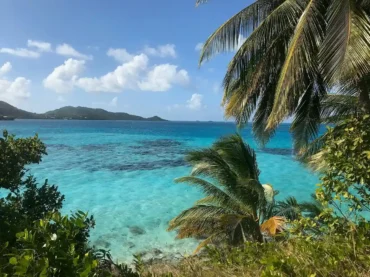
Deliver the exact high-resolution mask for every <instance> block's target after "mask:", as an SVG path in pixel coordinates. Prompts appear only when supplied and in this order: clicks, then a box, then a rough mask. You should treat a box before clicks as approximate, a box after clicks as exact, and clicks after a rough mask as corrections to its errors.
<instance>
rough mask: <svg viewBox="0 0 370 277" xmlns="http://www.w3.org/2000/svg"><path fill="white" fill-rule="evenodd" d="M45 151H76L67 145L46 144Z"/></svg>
mask: <svg viewBox="0 0 370 277" xmlns="http://www.w3.org/2000/svg"><path fill="white" fill-rule="evenodd" d="M46 149H49V150H52V151H54V150H62V151H75V150H76V149H75V148H74V147H72V146H70V145H67V144H47V145H46Z"/></svg>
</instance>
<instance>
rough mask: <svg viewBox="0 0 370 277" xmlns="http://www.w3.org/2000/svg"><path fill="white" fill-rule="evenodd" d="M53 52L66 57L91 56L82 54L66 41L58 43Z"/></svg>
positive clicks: (89, 58) (88, 57) (85, 58)
mask: <svg viewBox="0 0 370 277" xmlns="http://www.w3.org/2000/svg"><path fill="white" fill-rule="evenodd" d="M55 52H56V53H57V54H59V55H62V56H66V57H73V58H77V59H82V60H92V56H88V55H85V54H82V53H80V52H78V51H77V50H76V49H74V48H73V47H72V46H71V45H69V44H66V43H64V44H60V45H58V46H57V48H56V50H55Z"/></svg>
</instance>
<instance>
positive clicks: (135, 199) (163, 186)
mask: <svg viewBox="0 0 370 277" xmlns="http://www.w3.org/2000/svg"><path fill="white" fill-rule="evenodd" d="M289 126H290V124H288V123H286V124H282V125H281V126H280V127H279V129H278V130H277V132H276V134H275V136H274V138H273V139H272V140H271V141H270V142H269V143H268V145H266V147H265V148H263V149H260V148H259V147H258V145H257V143H256V142H255V140H254V139H253V136H252V134H251V129H250V127H246V128H244V129H243V130H242V131H241V134H242V136H243V138H244V139H245V141H246V142H247V143H249V144H250V145H251V146H252V147H253V148H254V149H256V153H257V160H258V164H259V168H260V170H261V181H262V183H269V184H271V185H272V186H273V187H274V189H275V190H278V191H279V192H280V193H279V194H278V196H277V199H278V200H280V199H284V198H285V197H287V196H294V197H296V198H297V199H298V200H309V197H310V194H311V193H312V192H314V190H315V186H316V184H317V183H318V181H319V180H318V177H317V176H316V175H315V174H313V173H312V172H310V171H309V170H308V169H306V168H305V167H304V166H302V165H301V164H300V163H298V162H297V161H296V160H295V158H294V156H293V150H292V139H291V135H290V133H289ZM0 127H1V129H6V130H8V132H9V133H10V134H15V135H17V136H19V137H26V136H32V135H34V134H36V133H38V134H39V137H40V138H41V140H42V141H43V142H44V143H45V144H46V145H47V152H48V155H47V156H45V157H44V158H43V161H42V162H41V163H40V164H39V165H33V166H31V167H30V168H29V169H30V173H31V174H33V175H34V176H35V177H36V178H37V179H38V182H39V183H43V181H44V179H48V180H49V183H50V184H56V185H58V187H59V190H60V191H61V192H62V193H63V194H64V195H65V197H66V200H65V202H64V206H63V210H62V212H63V213H68V214H70V213H71V212H75V211H77V210H82V211H86V212H88V213H89V214H90V215H93V216H94V218H95V220H96V227H95V229H93V230H92V232H91V237H90V243H91V245H95V246H96V247H97V248H105V249H110V250H111V253H112V254H113V256H114V257H115V259H118V260H119V261H122V262H130V261H131V260H132V255H133V254H136V253H143V252H145V251H152V250H156V249H160V251H161V252H163V254H178V255H185V254H190V253H192V252H193V250H194V249H195V247H196V245H197V241H195V240H193V239H186V240H176V239H175V236H176V233H175V232H167V231H166V229H167V225H168V222H169V220H171V219H172V218H173V217H175V216H176V215H178V214H179V213H180V212H181V211H182V210H184V209H186V208H189V207H191V206H192V205H193V204H194V202H195V201H196V200H198V199H199V198H201V197H202V193H201V192H200V190H199V189H197V188H194V187H190V186H187V185H184V184H175V183H174V179H175V178H178V177H181V176H185V175H187V174H189V173H190V167H189V166H188V165H187V164H186V163H185V161H184V155H185V154H186V153H187V151H190V150H194V149H199V148H203V147H208V146H210V145H211V144H212V143H213V142H214V141H215V140H217V139H218V138H219V137H221V136H224V135H229V134H233V133H235V132H236V131H237V129H236V126H235V123H233V122H229V121H224V122H215V121H211V122H210V121H208V122H207V121H197V122H196V121H193V122H191V121H160V122H148V121H105V120H104V121H95V120H94V121H88V120H81V121H80V120H15V121H0ZM0 193H1V192H0Z"/></svg>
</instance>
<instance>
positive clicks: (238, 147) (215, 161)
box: [169, 134, 307, 252]
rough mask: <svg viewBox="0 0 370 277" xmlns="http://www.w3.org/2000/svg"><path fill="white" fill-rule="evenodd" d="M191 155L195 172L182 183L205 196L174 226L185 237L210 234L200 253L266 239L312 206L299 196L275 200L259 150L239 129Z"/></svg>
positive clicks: (204, 236)
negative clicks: (262, 171) (206, 248)
mask: <svg viewBox="0 0 370 277" xmlns="http://www.w3.org/2000/svg"><path fill="white" fill-rule="evenodd" d="M186 160H187V161H188V163H189V164H190V165H192V167H193V169H192V171H191V174H190V176H186V177H182V178H179V179H177V180H176V182H178V183H189V184H190V185H193V186H197V187H199V188H200V189H202V191H203V192H204V194H205V197H204V198H203V199H200V200H199V201H197V203H196V204H195V205H194V206H193V207H191V208H189V209H187V210H185V211H183V212H182V213H181V214H180V215H178V216H177V217H176V218H174V219H173V220H172V221H171V222H170V226H169V231H171V230H178V235H177V237H178V238H180V239H182V238H189V237H193V238H198V239H204V240H203V242H202V243H201V244H200V245H199V247H198V248H197V249H196V251H195V252H198V251H199V250H200V249H201V248H202V247H204V246H206V245H207V244H209V243H212V244H222V243H227V244H229V245H241V244H242V243H245V242H247V241H258V242H263V241H264V240H266V239H267V237H269V236H275V235H276V234H277V233H281V232H282V231H283V230H284V227H285V223H286V220H287V219H295V218H297V214H298V213H300V212H301V208H302V207H304V208H305V207H307V206H304V205H300V204H298V203H297V201H296V200H295V199H294V198H289V199H287V200H286V201H283V202H279V203H277V202H276V201H275V199H274V197H275V195H276V194H277V191H274V190H273V188H272V186H271V185H268V184H261V182H260V180H259V174H260V170H259V169H258V165H257V161H256V154H255V152H254V150H253V149H252V148H250V147H249V146H248V145H247V144H246V143H245V142H244V141H243V139H242V137H241V136H240V135H238V134H237V135H232V136H227V137H224V138H221V139H219V140H218V141H216V142H215V143H214V144H213V145H212V147H210V148H205V149H202V150H197V151H191V152H189V153H188V154H187V156H186Z"/></svg>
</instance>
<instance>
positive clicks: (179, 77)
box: [139, 64, 189, 91]
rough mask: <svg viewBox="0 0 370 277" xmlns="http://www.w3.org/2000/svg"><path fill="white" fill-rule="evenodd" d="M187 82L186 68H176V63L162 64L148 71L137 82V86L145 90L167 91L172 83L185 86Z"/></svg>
mask: <svg viewBox="0 0 370 277" xmlns="http://www.w3.org/2000/svg"><path fill="white" fill-rule="evenodd" d="M188 83H189V75H188V72H187V71H186V70H183V69H181V70H177V66H176V65H171V64H162V65H157V66H155V67H154V68H153V69H152V70H151V71H149V73H148V76H147V78H146V80H144V81H143V82H140V83H139V88H140V89H141V90H145V91H167V90H169V89H170V88H172V85H174V84H177V85H182V86H185V85H187V84H188Z"/></svg>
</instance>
